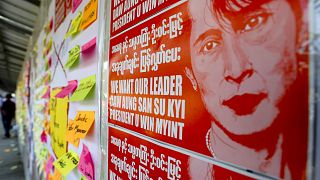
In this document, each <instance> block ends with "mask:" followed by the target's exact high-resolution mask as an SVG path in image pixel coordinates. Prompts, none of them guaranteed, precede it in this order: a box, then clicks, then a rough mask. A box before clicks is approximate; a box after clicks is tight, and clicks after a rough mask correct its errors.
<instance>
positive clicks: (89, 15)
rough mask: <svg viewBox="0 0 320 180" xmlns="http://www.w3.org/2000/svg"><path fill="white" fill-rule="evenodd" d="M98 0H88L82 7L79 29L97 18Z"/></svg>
mask: <svg viewBox="0 0 320 180" xmlns="http://www.w3.org/2000/svg"><path fill="white" fill-rule="evenodd" d="M97 10H98V0H90V1H89V2H88V4H87V5H86V6H85V7H84V11H83V17H82V22H81V26H80V29H85V28H87V27H88V26H89V25H90V24H91V23H92V22H94V21H95V20H96V19H97Z"/></svg>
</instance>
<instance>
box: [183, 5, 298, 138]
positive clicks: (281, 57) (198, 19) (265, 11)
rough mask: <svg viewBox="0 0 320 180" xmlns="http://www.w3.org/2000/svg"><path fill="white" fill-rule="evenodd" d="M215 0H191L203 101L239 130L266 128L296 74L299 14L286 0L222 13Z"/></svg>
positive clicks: (193, 49) (224, 123) (196, 65)
mask: <svg viewBox="0 0 320 180" xmlns="http://www.w3.org/2000/svg"><path fill="white" fill-rule="evenodd" d="M219 1H220V0H219ZM211 3H212V2H211V1H209V0H190V1H189V11H190V16H191V19H192V28H191V37H190V49H191V59H192V68H193V72H194V75H195V77H196V80H197V82H198V85H199V87H200V91H201V95H202V99H203V102H204V104H205V106H206V108H207V110H208V112H209V113H210V114H211V115H212V116H213V117H214V119H216V121H217V122H219V123H220V124H221V125H222V126H223V127H224V128H225V129H227V130H228V131H229V132H231V133H233V134H238V135H240V134H241V135H244V134H252V133H255V132H259V131H262V130H264V129H266V128H267V127H269V126H270V125H271V124H272V123H273V121H274V120H275V118H276V117H277V116H278V114H279V111H280V110H279V108H278V104H279V101H281V99H282V98H283V96H284V94H285V92H286V89H287V88H288V86H290V85H291V84H292V82H293V81H294V80H295V78H296V56H295V42H296V21H295V16H294V13H293V12H292V9H291V7H290V5H289V4H288V2H287V1H286V0H273V1H269V2H268V3H264V4H262V5H261V6H260V7H257V8H252V7H250V4H242V5H243V6H244V9H239V10H241V11H239V12H235V14H234V16H232V18H230V17H229V18H226V17H224V16H223V15H221V16H220V15H218V17H216V16H214V14H215V13H213V10H212V4H211ZM234 9H237V7H236V6H234ZM246 9H248V10H246Z"/></svg>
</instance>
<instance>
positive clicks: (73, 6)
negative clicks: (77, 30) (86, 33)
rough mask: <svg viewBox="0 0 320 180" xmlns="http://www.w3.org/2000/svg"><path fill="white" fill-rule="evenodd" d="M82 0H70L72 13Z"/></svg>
mask: <svg viewBox="0 0 320 180" xmlns="http://www.w3.org/2000/svg"><path fill="white" fill-rule="evenodd" d="M81 2H82V0H73V1H72V13H74V12H75V11H76V10H77V8H78V7H79V5H80V4H81Z"/></svg>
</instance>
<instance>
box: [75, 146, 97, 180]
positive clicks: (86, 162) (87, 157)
mask: <svg viewBox="0 0 320 180" xmlns="http://www.w3.org/2000/svg"><path fill="white" fill-rule="evenodd" d="M78 170H79V171H80V172H81V173H82V175H84V176H85V177H86V178H87V179H88V180H94V164H93V161H92V157H91V154H90V151H89V149H88V147H87V146H86V145H85V144H83V148H82V152H81V156H80V161H79V164H78Z"/></svg>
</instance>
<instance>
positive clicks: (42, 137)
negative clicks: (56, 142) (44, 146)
mask: <svg viewBox="0 0 320 180" xmlns="http://www.w3.org/2000/svg"><path fill="white" fill-rule="evenodd" d="M40 139H41V142H43V143H47V134H46V132H45V131H42V133H41V136H40Z"/></svg>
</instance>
